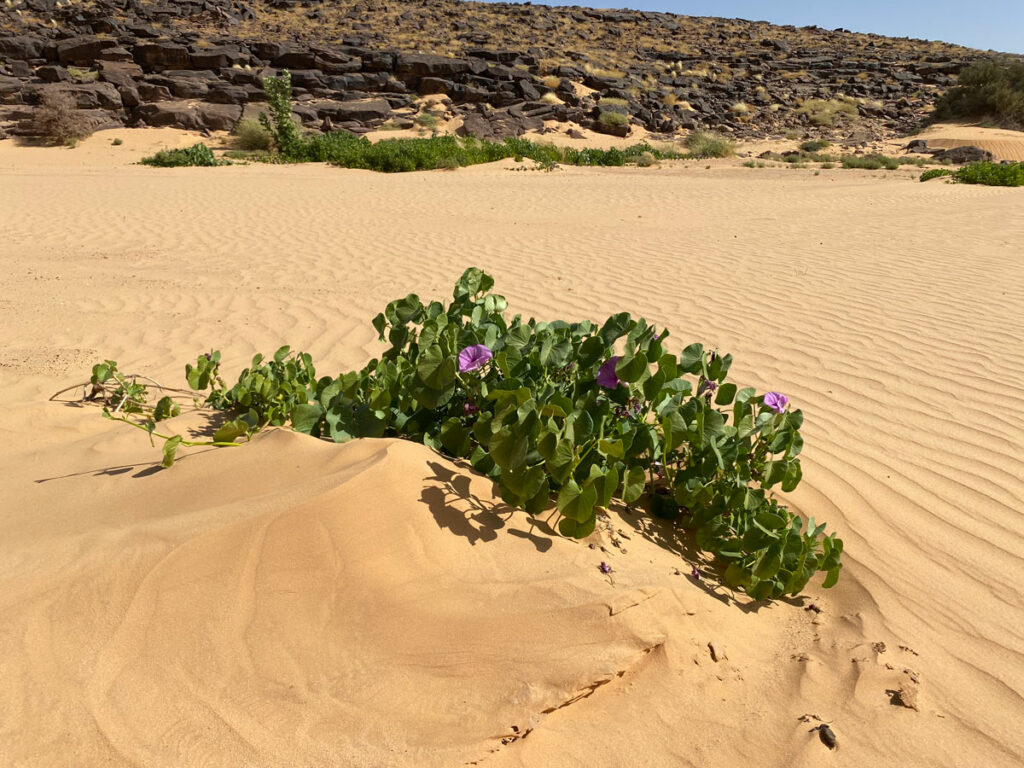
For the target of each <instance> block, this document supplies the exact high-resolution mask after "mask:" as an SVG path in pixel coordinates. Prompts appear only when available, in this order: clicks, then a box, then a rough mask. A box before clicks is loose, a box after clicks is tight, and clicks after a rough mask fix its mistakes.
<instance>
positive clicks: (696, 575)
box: [690, 565, 703, 581]
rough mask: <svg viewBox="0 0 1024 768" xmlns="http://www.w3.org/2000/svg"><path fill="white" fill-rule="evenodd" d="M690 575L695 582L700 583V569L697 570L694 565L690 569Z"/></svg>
mask: <svg viewBox="0 0 1024 768" xmlns="http://www.w3.org/2000/svg"><path fill="white" fill-rule="evenodd" d="M690 575H691V576H693V578H695V579H696V580H697V581H700V580H701V576H703V574H702V573H701V572H700V568H698V567H697V566H696V565H695V566H693V568H691V569H690Z"/></svg>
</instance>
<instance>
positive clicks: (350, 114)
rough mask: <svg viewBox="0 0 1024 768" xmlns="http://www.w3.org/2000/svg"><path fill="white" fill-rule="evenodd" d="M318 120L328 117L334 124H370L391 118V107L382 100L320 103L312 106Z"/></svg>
mask: <svg viewBox="0 0 1024 768" xmlns="http://www.w3.org/2000/svg"><path fill="white" fill-rule="evenodd" d="M313 106H314V108H315V109H316V115H317V117H319V118H321V119H322V118H325V117H329V118H331V120H332V121H333V122H335V123H344V122H348V121H354V122H358V123H372V122H380V121H384V120H387V119H388V118H390V117H391V114H392V113H391V105H390V104H389V103H388V102H387V101H385V100H384V99H369V100H366V101H321V102H318V103H317V104H315V105H313Z"/></svg>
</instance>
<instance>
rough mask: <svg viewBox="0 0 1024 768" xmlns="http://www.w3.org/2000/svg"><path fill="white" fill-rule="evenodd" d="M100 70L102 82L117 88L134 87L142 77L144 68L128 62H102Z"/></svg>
mask: <svg viewBox="0 0 1024 768" xmlns="http://www.w3.org/2000/svg"><path fill="white" fill-rule="evenodd" d="M99 70H100V80H101V81H103V82H105V83H113V84H114V85H116V86H127V85H132V86H134V85H135V81H136V80H138V79H140V78H141V77H142V67H140V66H139V65H138V64H133V63H130V62H126V61H101V62H100V64H99Z"/></svg>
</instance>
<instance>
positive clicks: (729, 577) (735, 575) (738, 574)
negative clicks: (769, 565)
mask: <svg viewBox="0 0 1024 768" xmlns="http://www.w3.org/2000/svg"><path fill="white" fill-rule="evenodd" d="M724 579H725V583H726V584H728V585H729V586H730V587H732V588H733V589H737V588H738V587H746V586H747V585H748V584H750V573H749V572H748V571H747V569H746V568H744V567H743V566H741V565H739V564H737V563H733V564H732V565H730V566H729V567H728V568H726V569H725V575H724Z"/></svg>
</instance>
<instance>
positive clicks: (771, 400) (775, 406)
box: [764, 392, 789, 413]
mask: <svg viewBox="0 0 1024 768" xmlns="http://www.w3.org/2000/svg"><path fill="white" fill-rule="evenodd" d="M764 404H765V407H766V408H770V409H771V410H773V411H775V412H776V413H782V412H783V411H785V410H786V406H787V405H789V398H788V397H786V396H785V395H784V394H782V393H781V392H768V393H767V394H766V395H765V396H764Z"/></svg>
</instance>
